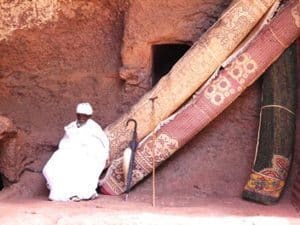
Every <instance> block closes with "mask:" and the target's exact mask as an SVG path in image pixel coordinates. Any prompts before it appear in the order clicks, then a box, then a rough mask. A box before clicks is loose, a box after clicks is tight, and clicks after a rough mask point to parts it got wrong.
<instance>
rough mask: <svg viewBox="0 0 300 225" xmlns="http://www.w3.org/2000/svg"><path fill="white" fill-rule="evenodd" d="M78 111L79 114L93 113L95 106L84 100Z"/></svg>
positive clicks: (78, 106)
mask: <svg viewBox="0 0 300 225" xmlns="http://www.w3.org/2000/svg"><path fill="white" fill-rule="evenodd" d="M76 113H79V114H85V115H92V114H93V108H92V106H91V104H90V103H88V102H84V103H79V104H78V105H77V108H76Z"/></svg>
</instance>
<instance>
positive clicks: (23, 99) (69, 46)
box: [0, 0, 127, 180]
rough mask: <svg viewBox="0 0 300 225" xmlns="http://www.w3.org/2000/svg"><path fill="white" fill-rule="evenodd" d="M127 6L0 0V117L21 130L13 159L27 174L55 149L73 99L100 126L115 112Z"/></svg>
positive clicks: (71, 115) (71, 117)
mask: <svg viewBox="0 0 300 225" xmlns="http://www.w3.org/2000/svg"><path fill="white" fill-rule="evenodd" d="M126 7H127V4H126V1H122V0H120V1H119V0H115V1H29V0H28V1H1V4H0V10H1V11H0V17H1V18H0V115H2V116H6V117H7V118H9V119H11V120H12V122H13V124H14V125H15V126H16V129H17V130H19V131H20V132H22V133H24V144H23V145H22V148H21V150H20V152H19V153H16V156H18V155H20V154H21V155H22V156H24V158H25V159H26V158H28V159H30V161H32V163H31V164H30V165H27V166H29V167H30V169H31V170H32V171H40V170H41V168H42V166H43V164H44V163H45V160H47V158H48V157H49V155H50V154H51V153H52V152H53V150H55V148H56V145H57V143H58V140H59V139H60V138H61V136H62V135H63V126H64V125H66V124H67V123H69V122H71V121H72V120H74V119H75V107H76V104H77V103H78V102H81V101H89V102H91V104H92V105H93V106H94V111H95V115H94V118H95V119H96V120H97V121H99V122H100V123H101V124H102V126H104V127H105V126H106V125H107V124H108V123H110V122H111V121H113V120H114V119H116V118H117V117H118V115H119V114H120V113H122V112H121V111H120V109H119V99H120V93H119V90H120V89H121V88H122V86H121V85H122V81H121V80H120V79H119V76H118V68H119V67H120V47H121V40H122V35H123V14H124V10H125V9H126ZM15 163H16V165H17V166H16V167H19V166H20V167H23V169H24V166H21V164H20V165H19V162H18V161H16V162H15ZM2 166H3V165H2ZM0 167H1V166H0ZM21 171H22V169H21ZM18 174H20V173H19V172H18ZM5 175H6V174H5ZM7 178H8V180H16V179H15V178H13V179H12V177H7Z"/></svg>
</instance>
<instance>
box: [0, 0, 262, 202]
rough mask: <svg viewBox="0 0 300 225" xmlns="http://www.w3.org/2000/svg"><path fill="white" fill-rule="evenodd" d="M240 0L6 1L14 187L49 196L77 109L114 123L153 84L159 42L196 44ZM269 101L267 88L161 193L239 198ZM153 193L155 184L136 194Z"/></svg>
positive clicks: (173, 170)
mask: <svg viewBox="0 0 300 225" xmlns="http://www.w3.org/2000/svg"><path fill="white" fill-rule="evenodd" d="M230 2H231V1H230V0H222V1H217V0H214V1H211V0H210V1H208V0H201V1H200V0H188V1H185V0H174V1H167V0H162V1H159V2H158V1H151V0H101V1H96V0H91V1H72V0H53V1H50V0H48V1H47V0H46V1H42V0H36V1H30V0H24V1H19V0H12V1H8V0H0V3H1V4H0V115H1V116H3V117H6V118H9V120H11V122H12V124H13V125H14V126H15V130H16V131H17V133H18V135H19V134H20V137H21V136H22V138H21V139H22V141H21V142H18V143H21V144H19V145H15V146H13V147H11V149H13V151H11V152H13V155H14V156H15V157H11V159H13V160H14V161H12V162H10V163H7V162H4V158H5V157H4V156H3V153H1V152H3V151H2V149H3V148H2V149H1V152H0V172H1V173H3V175H4V176H5V179H7V180H9V184H8V185H11V184H12V183H14V182H16V181H18V182H19V183H22V185H24V186H25V188H27V191H24V189H20V188H19V189H18V188H15V189H18V190H20V192H23V193H27V194H26V195H36V194H38V193H41V192H40V190H42V189H41V185H45V184H44V183H43V182H42V178H41V174H40V171H41V169H42V167H43V165H44V164H45V162H46V160H47V159H48V158H49V157H50V155H51V154H52V152H53V151H54V150H55V149H56V145H57V143H58V141H59V139H60V138H61V136H62V135H63V126H64V125H66V124H67V123H69V122H70V121H72V120H74V116H75V106H76V104H77V103H78V102H80V101H89V102H91V104H92V105H93V106H94V111H95V115H94V119H95V120H96V121H98V122H99V123H100V124H101V125H102V126H103V127H105V126H106V125H108V124H110V123H111V122H113V121H114V120H115V119H117V118H118V117H119V116H120V115H121V114H122V113H123V112H125V111H126V110H128V108H129V107H130V106H131V104H133V103H134V102H135V101H136V100H137V99H138V98H139V97H140V96H141V95H142V94H144V93H145V92H146V91H147V90H149V88H151V82H150V78H151V60H152V58H151V57H152V53H151V46H152V45H153V44H163V43H185V44H192V43H193V42H194V41H195V40H197V38H198V37H200V36H201V35H202V33H203V32H205V30H206V29H208V28H209V26H210V25H211V24H213V22H214V21H216V19H217V18H218V17H219V16H220V15H221V13H222V11H223V10H224V9H225V8H226V7H227V5H228V4H230ZM233 2H234V1H233ZM259 104H260V82H257V83H255V84H254V85H253V86H252V87H251V88H250V89H249V90H247V91H246V92H245V93H244V94H243V95H242V96H241V97H240V98H239V99H238V101H237V102H236V103H234V104H233V105H232V106H231V107H230V108H229V109H228V110H226V111H225V112H224V113H223V114H222V115H221V116H220V117H218V118H217V119H216V121H214V122H213V123H212V124H211V125H210V126H208V127H207V128H206V129H205V130H204V131H203V132H201V133H199V135H198V136H197V137H195V138H194V139H193V141H191V142H190V143H189V144H187V145H186V146H185V147H184V148H183V149H182V150H181V151H180V152H178V154H175V155H174V157H172V158H171V159H170V160H169V161H168V162H166V163H165V164H164V165H163V166H162V167H161V168H160V169H159V170H158V171H157V193H158V194H168V193H169V194H178V193H179V194H187V195H190V196H192V197H199V196H208V195H217V196H239V195H240V193H241V190H242V187H243V185H244V184H245V182H246V179H247V176H248V172H249V171H250V169H251V164H252V162H253V157H254V152H255V145H256V134H257V126H258V114H259V112H258V108H259ZM21 139H18V140H21ZM13 140H16V139H12V140H11V141H13ZM11 143H12V142H11ZM16 146H20V148H18V147H16ZM5 149H7V147H5ZM15 149H19V150H18V151H15ZM22 161H23V162H26V163H25V164H24V163H23V164H22V163H21V162H22ZM11 163H12V164H11ZM7 165H15V167H14V166H11V167H10V168H11V169H9V168H8V167H7V168H8V169H4V167H5V166H7ZM4 171H10V173H9V172H5V173H4ZM24 171H26V172H25V173H23V172H24ZM21 174H23V176H21V180H20V175H21ZM36 177H38V178H36ZM22 179H23V180H22ZM37 179H38V180H39V181H38V182H36V185H32V184H33V183H35V182H34V180H35V181H36V180H37ZM16 184H18V183H16ZM16 184H14V185H12V186H14V187H15V185H16ZM28 189H31V191H28ZM150 189H151V180H150V179H146V180H145V182H143V183H142V184H141V185H139V186H138V188H136V189H135V190H134V192H135V193H137V194H146V193H149V191H150ZM44 191H45V190H44ZM44 194H45V193H44Z"/></svg>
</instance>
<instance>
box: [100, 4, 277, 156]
mask: <svg viewBox="0 0 300 225" xmlns="http://www.w3.org/2000/svg"><path fill="white" fill-rule="evenodd" d="M274 2H275V0H256V1H248V0H240V1H237V2H236V3H235V4H233V5H232V6H231V7H230V8H229V9H228V10H227V11H226V12H225V13H224V14H223V15H222V16H221V17H220V18H219V20H218V21H217V22H216V23H215V24H214V25H213V26H212V27H211V28H210V29H209V30H208V31H207V32H206V33H205V34H203V35H202V36H201V37H200V39H199V40H198V41H197V42H195V44H194V45H193V46H192V47H191V48H190V49H189V51H188V52H186V54H185V55H184V56H183V57H182V58H181V59H180V60H179V61H178V62H177V63H176V64H175V65H174V67H173V68H172V69H171V71H170V72H169V73H168V74H167V75H165V76H164V77H163V78H162V79H161V80H160V81H159V82H158V83H157V85H156V86H155V87H154V88H153V89H152V90H150V91H149V92H148V93H146V94H145V95H144V96H143V97H142V98H141V99H140V100H139V101H138V102H137V103H136V104H135V105H133V106H132V107H131V109H130V111H129V112H128V113H125V114H123V115H122V116H121V117H120V118H119V119H118V120H117V121H115V122H114V123H112V124H110V125H109V126H107V127H106V129H105V132H106V133H107V135H108V138H109V140H110V161H111V160H113V159H117V158H119V157H120V156H121V155H122V154H123V150H124V149H125V148H126V147H127V145H128V143H129V141H130V138H131V127H130V126H129V127H127V126H126V122H127V120H128V119H130V118H131V119H135V120H136V121H137V124H138V130H137V135H138V137H137V139H138V141H140V140H141V139H142V138H144V137H145V136H146V135H148V134H149V133H150V132H151V131H152V130H153V129H154V128H155V126H156V125H157V124H158V123H159V122H160V121H162V120H164V119H166V118H167V117H168V116H170V115H171V114H172V113H173V112H174V111H175V110H177V109H178V108H179V107H180V106H181V105H182V104H183V103H184V102H185V101H186V100H187V99H188V98H189V97H190V96H191V95H192V94H193V93H194V92H195V91H196V90H197V89H198V88H199V87H200V86H201V85H202V84H203V83H204V82H205V81H206V80H207V79H208V78H209V76H210V75H211V74H212V73H213V72H214V71H215V70H216V69H217V68H218V67H219V66H221V64H222V63H223V61H224V60H225V59H226V58H227V57H228V56H229V55H230V54H231V53H232V51H233V50H234V49H235V48H236V47H237V45H238V44H239V43H240V42H241V41H242V40H243V39H244V38H245V36H246V35H247V34H248V33H249V32H250V31H251V30H252V28H253V27H254V26H255V25H256V24H257V22H258V21H259V20H260V19H261V18H262V16H263V15H264V14H265V13H266V11H267V10H268V9H269V8H270V7H271V5H272V4H273V3H274ZM153 108H155V112H153Z"/></svg>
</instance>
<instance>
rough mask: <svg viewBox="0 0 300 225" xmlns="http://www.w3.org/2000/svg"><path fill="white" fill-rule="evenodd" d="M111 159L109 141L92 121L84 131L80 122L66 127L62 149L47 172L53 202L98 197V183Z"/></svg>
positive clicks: (85, 125) (45, 168)
mask: <svg viewBox="0 0 300 225" xmlns="http://www.w3.org/2000/svg"><path fill="white" fill-rule="evenodd" d="M108 155H109V140H108V138H107V136H106V134H105V133H104V131H103V130H102V128H101V127H100V126H99V124H97V123H96V122H95V121H93V120H92V119H88V120H87V122H86V123H85V124H84V125H82V126H81V127H79V128H78V127H77V125H76V121H74V122H72V123H70V124H69V125H67V126H66V127H65V135H64V137H63V138H62V139H61V141H60V143H59V148H58V150H57V151H55V152H54V154H53V155H52V156H51V158H50V159H49V161H48V162H47V163H46V165H45V167H44V169H43V175H44V176H45V178H46V180H47V184H48V188H49V189H50V195H49V199H51V200H55V201H68V200H69V199H70V198H71V197H73V196H77V197H78V198H80V199H89V198H90V197H91V196H92V195H94V194H96V188H97V186H98V179H99V176H100V174H101V173H102V170H103V169H104V167H105V164H106V160H107V159H108Z"/></svg>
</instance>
